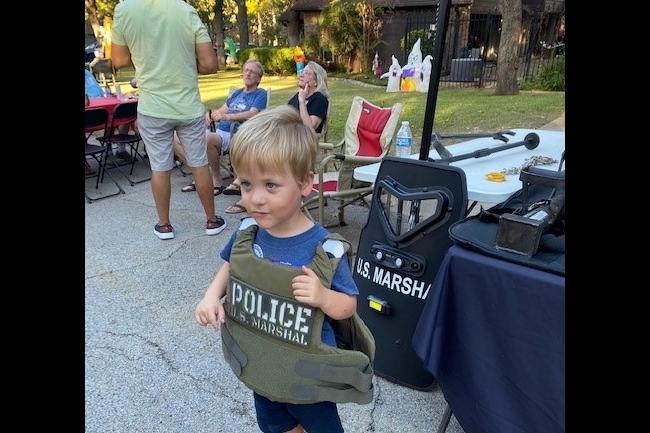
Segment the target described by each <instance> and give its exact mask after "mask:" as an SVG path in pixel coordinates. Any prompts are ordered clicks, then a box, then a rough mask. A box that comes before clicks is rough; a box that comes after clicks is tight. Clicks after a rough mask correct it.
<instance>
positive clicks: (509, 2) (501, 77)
mask: <svg viewBox="0 0 650 433" xmlns="http://www.w3.org/2000/svg"><path fill="white" fill-rule="evenodd" d="M500 3H501V41H500V42H499V55H498V58H497V88H496V91H495V94H497V95H517V94H518V93H519V86H518V85H517V69H518V68H519V59H518V58H517V48H518V46H519V35H520V34H521V0H500Z"/></svg>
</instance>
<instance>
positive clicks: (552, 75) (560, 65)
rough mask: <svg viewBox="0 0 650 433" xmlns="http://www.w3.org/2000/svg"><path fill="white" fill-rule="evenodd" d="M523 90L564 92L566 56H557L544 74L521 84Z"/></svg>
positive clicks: (543, 70) (545, 69) (544, 70)
mask: <svg viewBox="0 0 650 433" xmlns="http://www.w3.org/2000/svg"><path fill="white" fill-rule="evenodd" d="M519 88H520V89H521V90H532V89H536V90H550V91H564V55H562V56H557V57H556V58H555V59H554V60H553V62H552V63H550V64H548V65H546V66H545V67H544V69H542V72H541V73H540V74H539V75H537V76H535V77H533V78H531V79H528V80H524V81H522V82H521V83H520V84H519Z"/></svg>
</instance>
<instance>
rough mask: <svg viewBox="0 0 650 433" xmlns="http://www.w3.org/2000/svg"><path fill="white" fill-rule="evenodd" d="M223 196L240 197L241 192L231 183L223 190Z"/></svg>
mask: <svg viewBox="0 0 650 433" xmlns="http://www.w3.org/2000/svg"><path fill="white" fill-rule="evenodd" d="M223 195H241V190H240V189H239V187H238V186H237V185H234V184H232V183H231V184H230V185H228V187H227V188H226V189H224V190H223Z"/></svg>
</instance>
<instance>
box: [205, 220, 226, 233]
mask: <svg viewBox="0 0 650 433" xmlns="http://www.w3.org/2000/svg"><path fill="white" fill-rule="evenodd" d="M225 228H226V222H225V221H224V220H223V218H221V217H219V216H215V217H214V218H210V219H209V220H208V221H207V222H206V223H205V234H206V235H208V236H213V235H218V234H219V233H221V232H222V231H223V229H225Z"/></svg>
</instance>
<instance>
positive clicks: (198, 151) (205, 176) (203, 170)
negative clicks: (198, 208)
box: [176, 117, 216, 221]
mask: <svg viewBox="0 0 650 433" xmlns="http://www.w3.org/2000/svg"><path fill="white" fill-rule="evenodd" d="M176 132H177V134H178V138H179V140H180V142H181V143H183V147H184V150H185V157H186V159H187V165H188V166H189V167H190V169H191V170H192V177H193V178H194V184H195V185H196V192H197V194H198V195H199V199H200V200H201V204H202V205H203V210H204V211H205V216H206V221H208V220H212V219H214V217H215V216H216V214H215V211H214V190H213V185H212V179H211V178H210V171H209V168H208V165H207V163H208V157H207V139H206V133H205V123H204V120H203V117H201V118H199V119H196V120H194V121H188V122H187V123H186V124H184V125H183V126H182V127H180V126H179V127H178V128H177V129H176Z"/></svg>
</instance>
